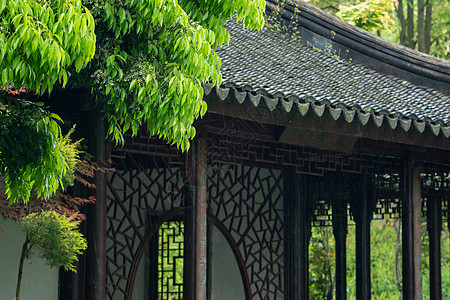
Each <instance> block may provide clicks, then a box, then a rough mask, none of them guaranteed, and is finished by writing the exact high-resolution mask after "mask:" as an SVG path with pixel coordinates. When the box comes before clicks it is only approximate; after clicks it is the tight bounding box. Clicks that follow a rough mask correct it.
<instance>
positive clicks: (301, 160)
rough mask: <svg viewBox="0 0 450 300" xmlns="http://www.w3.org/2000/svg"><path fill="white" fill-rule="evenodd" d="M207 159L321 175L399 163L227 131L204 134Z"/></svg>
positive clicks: (380, 170)
mask: <svg viewBox="0 0 450 300" xmlns="http://www.w3.org/2000/svg"><path fill="white" fill-rule="evenodd" d="M207 138H208V145H209V149H210V152H209V157H208V158H209V161H211V162H217V163H227V164H236V165H257V166H264V167H271V168H276V169H281V168H283V167H287V166H291V167H295V171H296V173H299V174H309V175H317V176H324V175H325V174H326V172H327V171H331V172H334V171H340V172H344V173H356V174H361V173H371V174H382V173H389V172H390V171H391V170H392V169H393V168H397V167H398V165H399V164H401V162H402V161H401V160H399V159H398V158H396V157H387V156H376V155H366V154H348V153H341V152H336V151H329V150H320V149H315V148H308V147H300V146H293V145H287V144H281V143H276V142H268V141H264V140H258V139H257V138H248V137H247V138H246V137H243V136H242V135H241V136H232V135H227V134H216V133H212V132H209V133H208V134H207Z"/></svg>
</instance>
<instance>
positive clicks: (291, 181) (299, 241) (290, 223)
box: [284, 170, 313, 300]
mask: <svg viewBox="0 0 450 300" xmlns="http://www.w3.org/2000/svg"><path fill="white" fill-rule="evenodd" d="M286 174H287V176H285V177H284V182H285V183H284V185H285V191H286V194H285V199H284V203H285V206H284V211H285V224H286V228H285V247H286V255H287V257H286V259H287V261H286V265H287V268H286V270H287V274H286V275H287V276H286V290H287V292H288V297H287V298H288V299H302V300H303V299H309V284H308V269H309V267H308V266H309V263H308V260H309V257H308V256H309V251H308V247H309V239H310V236H311V234H310V232H311V207H312V201H313V198H312V193H311V190H312V187H311V180H310V178H309V177H307V176H305V175H303V176H301V175H298V174H294V172H293V171H292V170H288V171H287V173H286Z"/></svg>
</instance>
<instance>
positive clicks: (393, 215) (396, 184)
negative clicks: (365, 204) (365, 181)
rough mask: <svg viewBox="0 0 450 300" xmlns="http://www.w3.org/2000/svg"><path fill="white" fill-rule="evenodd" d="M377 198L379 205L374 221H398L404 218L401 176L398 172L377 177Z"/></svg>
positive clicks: (376, 208)
mask: <svg viewBox="0 0 450 300" xmlns="http://www.w3.org/2000/svg"><path fill="white" fill-rule="evenodd" d="M375 188H376V191H375V197H376V199H377V203H376V205H375V208H374V212H373V219H375V220H379V219H385V218H386V217H388V218H389V219H398V218H401V216H402V201H401V190H400V174H399V173H398V170H393V172H391V173H385V174H377V175H376V176H375Z"/></svg>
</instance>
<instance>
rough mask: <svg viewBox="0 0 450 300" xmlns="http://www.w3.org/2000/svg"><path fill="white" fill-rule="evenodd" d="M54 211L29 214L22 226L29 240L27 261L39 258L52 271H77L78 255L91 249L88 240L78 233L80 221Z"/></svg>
mask: <svg viewBox="0 0 450 300" xmlns="http://www.w3.org/2000/svg"><path fill="white" fill-rule="evenodd" d="M74 218H75V216H71V217H67V216H65V215H60V214H58V213H56V212H54V211H41V212H36V213H32V214H29V215H28V216H26V217H25V218H24V219H23V221H22V222H21V225H22V230H23V231H24V233H25V236H26V237H27V240H28V249H27V253H26V257H27V258H30V257H31V255H38V256H41V257H42V258H44V259H45V260H46V261H47V263H48V264H49V265H50V266H51V267H56V268H59V267H63V268H64V269H65V270H71V271H76V270H75V267H74V265H73V262H74V261H77V260H78V258H77V255H79V254H81V253H83V251H84V250H85V249H86V248H87V243H86V239H85V238H84V237H83V235H82V234H81V233H80V232H79V231H78V224H79V221H76V220H74Z"/></svg>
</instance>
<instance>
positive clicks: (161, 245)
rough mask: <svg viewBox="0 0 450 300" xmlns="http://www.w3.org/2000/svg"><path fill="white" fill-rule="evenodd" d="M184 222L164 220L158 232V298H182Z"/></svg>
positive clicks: (176, 299) (179, 299) (161, 299)
mask: <svg viewBox="0 0 450 300" xmlns="http://www.w3.org/2000/svg"><path fill="white" fill-rule="evenodd" d="M183 264H184V223H183V221H170V222H165V223H163V224H162V225H161V227H160V228H159V233H158V299H159V300H181V299H183Z"/></svg>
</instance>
